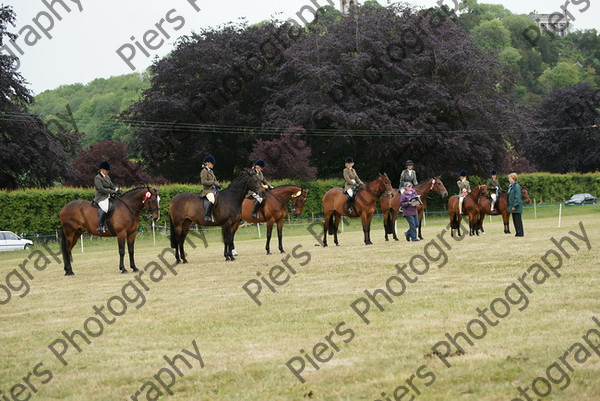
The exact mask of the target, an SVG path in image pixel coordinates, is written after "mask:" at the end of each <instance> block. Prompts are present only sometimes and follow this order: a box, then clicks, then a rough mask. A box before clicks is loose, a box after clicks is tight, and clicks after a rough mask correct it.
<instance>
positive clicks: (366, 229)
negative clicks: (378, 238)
mask: <svg viewBox="0 0 600 401" xmlns="http://www.w3.org/2000/svg"><path fill="white" fill-rule="evenodd" d="M361 220H362V227H363V234H364V237H365V245H373V243H372V242H371V220H370V219H369V218H368V217H367V216H365V215H363V216H361Z"/></svg>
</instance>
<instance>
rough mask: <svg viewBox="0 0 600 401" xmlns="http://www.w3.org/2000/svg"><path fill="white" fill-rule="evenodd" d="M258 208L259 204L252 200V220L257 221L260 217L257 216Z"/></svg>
mask: <svg viewBox="0 0 600 401" xmlns="http://www.w3.org/2000/svg"><path fill="white" fill-rule="evenodd" d="M259 207H260V203H259V202H258V201H257V200H256V199H255V200H254V208H253V209H252V218H253V219H258V218H260V216H259V215H258V208H259Z"/></svg>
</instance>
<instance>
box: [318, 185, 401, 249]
mask: <svg viewBox="0 0 600 401" xmlns="http://www.w3.org/2000/svg"><path fill="white" fill-rule="evenodd" d="M384 192H386V193H387V196H389V197H393V196H394V192H393V188H392V183H391V182H390V179H389V178H388V176H387V174H385V173H384V174H379V176H378V177H377V178H375V179H374V180H372V181H369V182H367V183H366V184H364V185H361V186H360V187H358V189H357V190H356V195H355V200H354V206H353V208H354V213H353V214H348V213H347V212H346V199H347V196H346V194H345V193H344V190H343V189H342V188H331V189H330V190H329V191H327V193H325V195H323V212H324V213H325V224H324V226H323V228H324V230H323V235H324V237H323V246H327V233H328V232H329V234H330V235H331V234H332V235H333V242H335V244H336V245H337V246H339V245H340V244H339V243H338V238H337V233H338V226H339V225H340V220H341V219H342V216H348V217H359V216H360V220H361V223H362V227H363V233H364V241H365V245H371V244H373V243H372V242H371V232H370V231H371V220H372V219H373V213H374V212H375V207H376V206H377V199H378V198H379V197H380V196H381V195H382V194H383V193H384Z"/></svg>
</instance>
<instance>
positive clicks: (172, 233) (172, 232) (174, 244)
mask: <svg viewBox="0 0 600 401" xmlns="http://www.w3.org/2000/svg"><path fill="white" fill-rule="evenodd" d="M169 227H170V229H169V234H170V238H171V248H174V249H176V248H177V238H176V237H177V235H176V234H175V227H173V219H172V218H171V214H170V213H169Z"/></svg>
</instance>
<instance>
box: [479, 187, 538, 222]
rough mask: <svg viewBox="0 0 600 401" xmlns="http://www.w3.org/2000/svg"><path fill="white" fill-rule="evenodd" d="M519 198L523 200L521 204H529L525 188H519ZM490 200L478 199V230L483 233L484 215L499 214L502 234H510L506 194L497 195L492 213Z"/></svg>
mask: <svg viewBox="0 0 600 401" xmlns="http://www.w3.org/2000/svg"><path fill="white" fill-rule="evenodd" d="M521 197H522V199H523V203H525V204H528V203H529V202H531V198H529V191H528V190H527V188H525V187H521ZM491 203H492V199H491V198H489V197H487V196H483V197H481V198H479V210H480V212H481V213H480V216H479V229H480V230H481V232H482V233H484V232H485V230H484V229H483V220H484V219H485V215H486V214H489V215H491V216H497V215H499V214H501V215H502V222H503V223H504V233H505V234H510V224H509V221H510V213H509V212H508V193H507V192H500V194H499V195H498V199H497V200H496V205H495V206H494V211H493V212H492V206H491Z"/></svg>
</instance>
